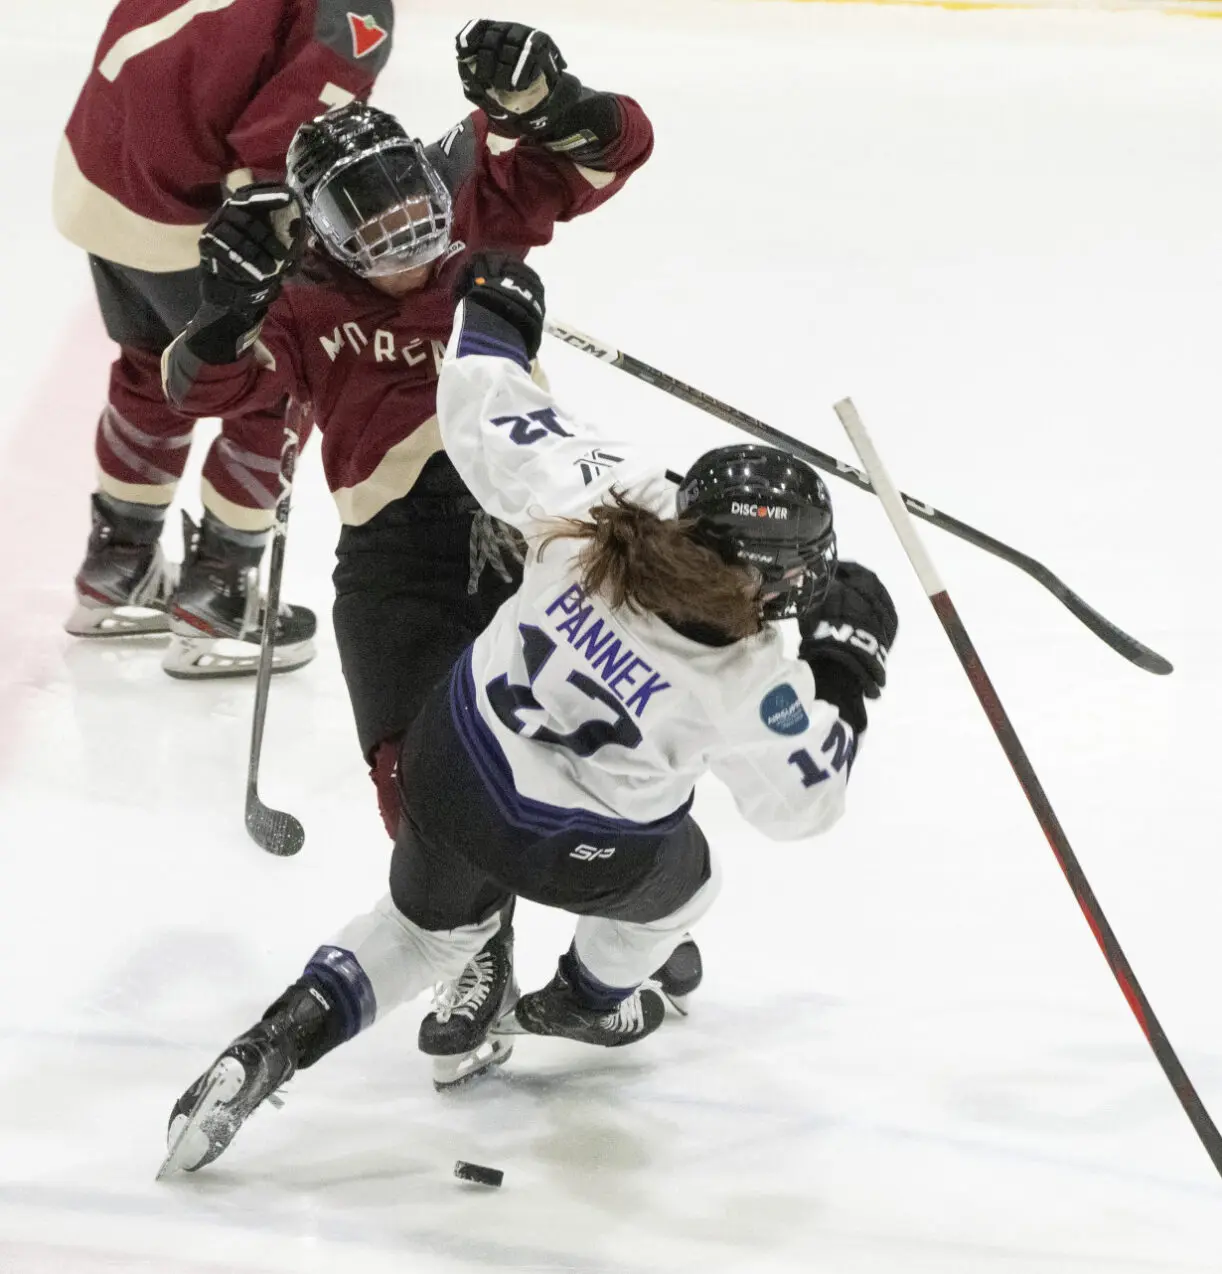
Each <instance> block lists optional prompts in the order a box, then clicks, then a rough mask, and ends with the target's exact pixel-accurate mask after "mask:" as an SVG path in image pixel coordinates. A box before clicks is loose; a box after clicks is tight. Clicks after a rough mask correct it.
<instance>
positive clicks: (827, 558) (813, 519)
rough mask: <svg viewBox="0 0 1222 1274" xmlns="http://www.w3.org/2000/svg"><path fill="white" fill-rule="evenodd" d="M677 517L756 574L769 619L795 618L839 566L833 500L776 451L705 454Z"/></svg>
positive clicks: (690, 474) (683, 485)
mask: <svg viewBox="0 0 1222 1274" xmlns="http://www.w3.org/2000/svg"><path fill="white" fill-rule="evenodd" d="M678 510H679V515H680V517H689V518H695V520H696V521H695V531H694V533H695V536H696V538H697V539H699V540H700V541H701V542H702V543H705V544H707V545H708V546H709V547H710V548H712V549H714V550H715V551H716V552H717V553H718V554H719V556H720V557H721V558H722V559H723V560H724V561H726V562H731V563H735V564H738V565H742V566H746V567H748V568H749V569H750V570H751V571H752V572H753V573H755V574H756V575H758V576H759V580H760V603H761V606H760V613H761V615H762V616H763V618H764V619H790V618H792V617H793V616H795V615H801V614H802V613H803V611H806V610H809V609H810V608H811V607H812V606H814V605H815V604H816V603H817V602H820V601H822V600H823V598H824V596H825V595H826V594H827V590H828V586H829V585H830V584H831V581H832V573H833V572H834V571H835V569H836V533H835V530H834V529H833V526H832V503H831V500H830V499H829V498H828V494H827V488H826V487H825V486H824V485H823V480H822V479H821V478H820V477H819V475H818V474H817V473H816V472H815V471H814V470H813V469H812V468H811V467H810V465H808V464H806V463H805V461H802V460H799V459H798V458H797V457H796V456H791V455H790V454H789V453H788V452H787V451H778V450H776V448H774V447H760V446H756V445H754V444H752V443H740V444H737V445H735V446H732V447H718V448H717V449H716V450H715V451H707V452H705V454H704V455H703V456H701V457H700V459H699V460H697V461H696V463H695V464H694V465H692V467H691V468H690V469H689V470H688V471H687V473H686V474H685V475H684V476H683V480H682V481H681V482H680V484H679V495H678Z"/></svg>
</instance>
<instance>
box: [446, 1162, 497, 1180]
mask: <svg viewBox="0 0 1222 1274" xmlns="http://www.w3.org/2000/svg"><path fill="white" fill-rule="evenodd" d="M454 1175H455V1176H456V1177H457V1178H458V1179H459V1181H474V1182H475V1184H476V1185H480V1186H499V1185H500V1184H501V1182H502V1181H504V1180H505V1174H504V1173H503V1172H502V1171H501V1170H500V1168H485V1167H484V1165H483V1164H482V1163H467V1162H466V1161H465V1160H463V1159H460V1160H459V1161H458V1162H457V1163H456V1164H455V1165H454Z"/></svg>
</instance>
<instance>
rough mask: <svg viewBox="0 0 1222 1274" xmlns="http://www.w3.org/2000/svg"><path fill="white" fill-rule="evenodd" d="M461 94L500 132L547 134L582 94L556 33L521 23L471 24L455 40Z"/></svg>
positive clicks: (481, 20)
mask: <svg viewBox="0 0 1222 1274" xmlns="http://www.w3.org/2000/svg"><path fill="white" fill-rule="evenodd" d="M454 45H455V53H456V55H457V57H458V75H459V78H460V79H461V80H462V89H463V94H464V95H465V96H466V98H467V100H468V101H469V102H473V103H474V104H475V105H476V106H478V107H480V108H482V109H483V110H484V111H485V112H486V113H487V115H488V118H489V119H490V120H492V121H493V123H494V124H495V125H496V128H497V130H498V131H499V132H503V133H507V134H509V135H510V136H515V137H521V136H524V135H525V136H536V137H546V136H549V135H550V132H551V130H552V129H553V127H554V125H555V124H556V122H557V120H558V119H559V117H560V116H561V115H562V114H563V113H564V112H565V111H566V110H567V109H568V108H569V107H570V106H572V105H573V103H574V102H576V101H577V99H578V97H580V95H581V82H580V81H579V80H578V79H577V78H576V77H575V76H572V75H565V74H564V68H565V61H564V57H563V56H562V55H561V52H560V50H559V49H558V48H557V47H556V45H555V42H554V41H553V40H552V37H551V36H550V35H548V34H547V33H546V32H544V31H540V30H538V29H537V28H535V27H529V26H526V25H525V24H524V23H521V22H493V21H491V20H489V19H487V18H481V19H478V20H477V21H474V22H468V23H467V25H466V26H465V27H463V29H462V30H461V31H460V32H459V33H458V35H457V36H456V37H455V40H454Z"/></svg>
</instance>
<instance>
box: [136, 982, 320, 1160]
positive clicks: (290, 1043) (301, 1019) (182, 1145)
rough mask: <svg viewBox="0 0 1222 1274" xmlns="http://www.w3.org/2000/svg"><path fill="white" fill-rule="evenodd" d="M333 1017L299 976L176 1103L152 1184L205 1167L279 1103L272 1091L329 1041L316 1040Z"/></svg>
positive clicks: (313, 1057) (171, 1113)
mask: <svg viewBox="0 0 1222 1274" xmlns="http://www.w3.org/2000/svg"><path fill="white" fill-rule="evenodd" d="M331 1013H332V1007H331V1005H330V1003H329V1002H328V1001H327V999H326V998H325V996H324V995H323V994H322V992H321V990H320V989H319V988H317V987H316V986H312V985H311V984H310V982H309V981H308V980H307V979H304V978H303V979H301V980H300V981H298V982H296V983H294V984H293V986H291V987H290V988H289V989H288V990H287V991H286V992H285V993H284V994H283V995H282V996H281V997H280V999H278V1000H277V1001H276V1003H275V1004H273V1005H272V1007H271V1008H270V1009H268V1011H267V1013H266V1014H265V1015H264V1017H263V1020H262V1021H260V1022H258V1023H256V1024H255V1025H254V1026H252V1027H251V1028H250V1030H248V1031H246V1032H244V1033H243V1034H241V1035H239V1036H238V1038H237V1039H236V1040H234V1041H233V1043H232V1044H230V1045H229V1047H228V1048H227V1049H226V1050H225V1051H224V1052H223V1053H222V1054H221V1055H220V1057H218V1058H217V1059H216V1061H215V1062H213V1063H212V1065H211V1066H210V1067H209V1068H208V1069H207V1070H206V1071H205V1072H204V1073H203V1074H202V1075H201V1076H200V1077H199V1078H198V1079H197V1080H196V1081H195V1083H193V1084H192V1085H191V1087H190V1088H188V1089H187V1091H186V1092H185V1093H183V1095H182V1096H181V1097H180V1098H179V1099H178V1100H177V1101H176V1102H175V1103H174V1109H173V1110H172V1111H171V1112H170V1125H169V1128H168V1129H167V1131H166V1142H167V1145H168V1148H169V1153H168V1154H167V1155H166V1158H165V1162H164V1163H163V1164H162V1165H161V1170H160V1171H159V1172H158V1173H157V1177H158V1180H160V1179H161V1178H162V1177H164V1176H168V1175H169V1174H170V1173H171V1172H178V1171H182V1172H194V1171H195V1170H196V1169H197V1168H202V1167H203V1166H204V1165H205V1164H207V1163H211V1162H212V1161H213V1159H215V1158H216V1157H217V1156H218V1155H219V1154H221V1153H222V1152H223V1151H224V1150H225V1148H226V1147H227V1146H228V1145H229V1143H230V1142H231V1141H232V1140H233V1139H234V1137H235V1136H236V1135H237V1131H238V1129H239V1128H241V1126H242V1125H243V1124H244V1123H245V1122H246V1120H247V1119H248V1118H249V1117H250V1116H251V1115H252V1114H253V1113H254V1111H255V1110H256V1109H257V1108H258V1107H259V1106H261V1105H262V1104H263V1102H265V1101H271V1103H272V1104H273V1105H275V1106H279V1105H281V1104H282V1103H281V1102H280V1100H279V1098H277V1097H276V1096H275V1093H276V1090H277V1089H279V1088H281V1087H282V1086H283V1085H284V1084H286V1083H288V1081H289V1080H290V1079H292V1077H293V1075H294V1074H295V1073H296V1071H297V1069H298V1067H299V1066H300V1065H307V1064H310V1063H311V1062H312V1061H315V1060H317V1055H318V1054H319V1052H320V1050H321V1049H322V1048H325V1047H326V1043H330V1041H329V1040H328V1041H326V1043H320V1041H321V1040H322V1039H323V1037H325V1036H326V1035H327V1034H328V1033H329V1032H328V1027H329V1022H328V1016H329V1015H330V1014H331Z"/></svg>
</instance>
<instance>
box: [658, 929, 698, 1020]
mask: <svg viewBox="0 0 1222 1274" xmlns="http://www.w3.org/2000/svg"><path fill="white" fill-rule="evenodd" d="M703 978H704V962H703V961H702V960H701V958H700V948H699V947H698V946H697V945H696V941H695V939H694V938H693V937H692V935H691V934H690V933H685V934H684V935H683V941H682V942H681V943H679V945H678V946H677V947H676V948H675V949H674V950H673V951H672V952H671V953H670V957H669V959H667V961H666V963H665V964H664V965H663V966H662V967H661V968H660V969H659V970H658V971H657V972H656V973H655V974H654V975H653V980H654V981H655V982H656V983H657V984H658V989H659V990H660V991H661V992H662V994H663V995H664V996H666V1000H667V1002H668V1003H669V1004H670V1006H671V1008H673V1009H674V1010H675V1012H676V1013H679V1014H680V1015H681V1016H683V1017H687V997H688V996H689V995H691V993H692V992H693V991H694V990H696V988H697V987H698V986H699V985H700V983H701V981H702V980H703Z"/></svg>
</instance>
